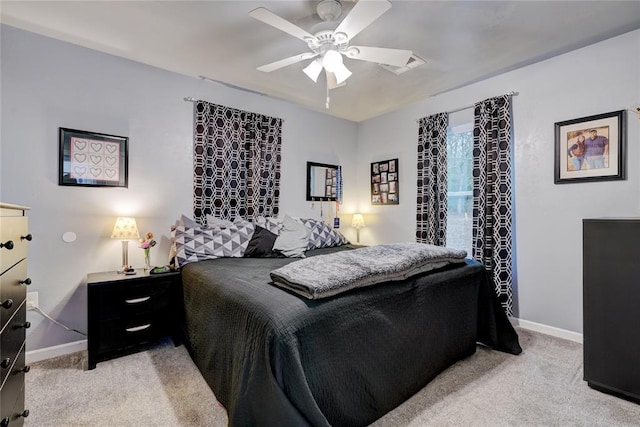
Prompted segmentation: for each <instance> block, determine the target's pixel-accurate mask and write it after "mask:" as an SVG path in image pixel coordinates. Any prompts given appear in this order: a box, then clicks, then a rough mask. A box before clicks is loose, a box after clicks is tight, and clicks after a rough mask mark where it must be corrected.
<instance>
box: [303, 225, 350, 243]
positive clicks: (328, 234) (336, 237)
mask: <svg viewBox="0 0 640 427" xmlns="http://www.w3.org/2000/svg"><path fill="white" fill-rule="evenodd" d="M301 221H302V223H303V224H304V225H305V226H306V227H307V228H308V229H309V231H310V232H311V236H310V237H309V245H308V246H307V250H310V249H319V248H330V247H332V246H341V245H346V244H347V243H349V241H348V240H347V239H346V238H345V237H344V236H343V235H342V234H340V232H339V231H338V230H334V229H333V228H332V227H331V226H330V225H329V224H327V223H326V222H324V221H318V220H316V219H303V220H301Z"/></svg>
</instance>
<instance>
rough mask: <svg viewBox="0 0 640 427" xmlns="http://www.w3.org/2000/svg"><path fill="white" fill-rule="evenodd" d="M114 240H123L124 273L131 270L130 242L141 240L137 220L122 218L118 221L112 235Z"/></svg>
mask: <svg viewBox="0 0 640 427" xmlns="http://www.w3.org/2000/svg"><path fill="white" fill-rule="evenodd" d="M111 238H112V239H122V271H125V270H127V269H129V240H130V239H139V238H140V234H139V233H138V226H137V225H136V219H135V218H132V217H125V216H120V217H118V219H117V220H116V225H114V226H113V232H112V233H111Z"/></svg>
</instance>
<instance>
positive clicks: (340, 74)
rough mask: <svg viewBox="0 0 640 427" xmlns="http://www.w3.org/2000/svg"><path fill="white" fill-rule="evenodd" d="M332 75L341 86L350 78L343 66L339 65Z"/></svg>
mask: <svg viewBox="0 0 640 427" xmlns="http://www.w3.org/2000/svg"><path fill="white" fill-rule="evenodd" d="M333 74H334V75H335V76H336V83H337V84H342V83H343V82H344V81H346V80H347V79H348V78H349V77H351V74H352V73H351V71H349V69H348V68H347V67H346V66H345V65H344V64H340V66H339V67H337V68H336V69H335V70H334V71H333Z"/></svg>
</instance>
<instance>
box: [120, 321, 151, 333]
mask: <svg viewBox="0 0 640 427" xmlns="http://www.w3.org/2000/svg"><path fill="white" fill-rule="evenodd" d="M150 326H151V323H147V324H146V325H142V326H135V327H133V328H127V329H125V331H127V332H138V331H143V330H145V329H147V328H149V327H150Z"/></svg>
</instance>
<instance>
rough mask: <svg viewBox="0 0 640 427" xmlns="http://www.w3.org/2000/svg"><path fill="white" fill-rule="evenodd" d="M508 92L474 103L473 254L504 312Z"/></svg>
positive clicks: (507, 305) (508, 302)
mask: <svg viewBox="0 0 640 427" xmlns="http://www.w3.org/2000/svg"><path fill="white" fill-rule="evenodd" d="M511 140H512V136H511V95H504V96H499V97H496V98H491V99H488V100H486V101H482V102H479V103H477V104H475V105H474V124H473V257H474V258H475V259H476V260H478V261H480V262H482V263H483V264H484V265H485V267H486V269H487V271H488V272H489V274H490V275H491V277H492V279H493V283H494V286H495V290H496V293H497V294H498V297H499V299H500V302H501V303H502V306H503V307H504V309H505V311H506V312H507V315H512V314H513V307H512V306H513V296H512V289H511V287H512V279H513V276H512V272H513V269H512V257H511V250H512V233H511V231H512V218H513V217H512V210H511V205H512V200H511V199H512V192H511V150H512V143H511Z"/></svg>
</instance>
